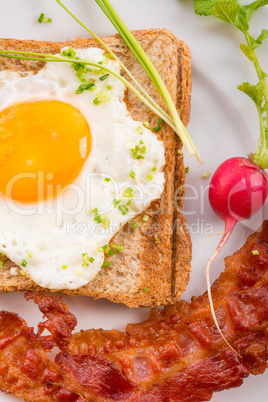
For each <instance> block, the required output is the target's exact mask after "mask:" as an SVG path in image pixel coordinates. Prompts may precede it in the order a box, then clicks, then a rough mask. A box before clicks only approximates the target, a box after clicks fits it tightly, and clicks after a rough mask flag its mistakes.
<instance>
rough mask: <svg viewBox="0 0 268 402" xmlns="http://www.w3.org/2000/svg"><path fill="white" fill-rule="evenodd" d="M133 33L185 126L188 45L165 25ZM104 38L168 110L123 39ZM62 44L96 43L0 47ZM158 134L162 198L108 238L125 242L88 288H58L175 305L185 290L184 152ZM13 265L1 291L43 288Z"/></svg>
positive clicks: (51, 49) (5, 43)
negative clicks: (162, 153)
mask: <svg viewBox="0 0 268 402" xmlns="http://www.w3.org/2000/svg"><path fill="white" fill-rule="evenodd" d="M134 34H135V36H136V38H137V39H138V40H139V42H140V43H141V45H142V46H143V48H144V50H145V51H146V53H147V54H148V56H149V57H150V58H151V60H152V61H153V63H154V64H155V66H156V68H157V70H158V71H159V73H160V74H161V76H162V78H163V80H164V81H165V84H166V85H167V88H168V90H169V92H170V94H171V96H172V99H173V101H174V102H175V104H176V105H177V108H178V110H179V112H180V116H181V119H182V121H183V122H184V124H185V125H186V124H187V123H188V122H189V118H190V101H191V65H190V52H189V49H188V48H187V46H186V45H185V44H184V42H182V41H179V40H178V39H177V38H176V37H175V36H174V35H173V34H171V33H170V32H169V31H166V30H164V29H157V30H154V29H150V30H142V31H135V32H134ZM104 41H105V42H106V43H107V44H108V45H109V46H110V47H111V48H112V50H113V51H114V52H115V53H116V54H117V56H118V57H119V58H120V59H121V60H122V61H123V63H124V64H125V65H126V66H127V67H128V69H129V70H130V71H131V72H132V73H133V75H134V76H135V77H136V78H137V79H138V81H139V82H140V84H141V85H142V86H143V87H144V88H145V89H146V90H147V92H149V93H150V94H151V95H152V96H153V97H154V98H155V99H156V100H157V102H158V103H159V104H160V105H161V106H162V107H164V108H165V105H164V104H163V101H162V100H161V98H160V96H159V95H158V93H157V91H156V89H155V88H154V86H153V85H152V84H151V83H150V82H149V79H148V77H147V75H146V73H145V72H144V71H143V69H142V67H141V66H140V65H139V63H138V62H137V61H136V59H135V58H134V56H133V55H132V54H131V52H130V51H129V50H128V48H127V47H126V45H125V44H124V42H123V41H122V39H121V38H120V37H119V36H118V35H115V36H111V37H107V38H104ZM64 46H72V47H74V48H76V49H78V48H86V47H89V46H95V47H99V45H98V43H97V42H96V41H95V40H93V39H81V38H78V39H76V40H75V41H69V42H66V43H61V42H57V43H54V42H53V43H52V42H37V41H33V40H27V41H26V40H25V41H24V40H22V41H21V40H15V39H0V48H2V49H14V50H28V51H29V50H30V51H37V52H45V53H59V52H60V49H61V48H62V47H64ZM42 66H43V63H42V62H34V61H21V60H15V59H3V58H2V59H0V70H6V69H15V70H19V71H31V70H35V71H36V70H38V69H40V68H41V67H42ZM126 102H127V105H128V108H129V111H130V112H131V113H132V116H133V118H134V119H137V120H141V121H143V122H144V121H149V122H150V125H151V127H156V126H157V120H158V117H157V116H155V115H154V114H153V113H152V112H151V111H150V110H149V109H148V108H147V107H146V106H144V105H143V104H142V103H141V102H140V101H139V99H138V98H137V97H136V96H135V95H134V94H133V93H132V92H130V91H127V93H126ZM157 135H158V137H159V138H160V139H162V140H163V142H164V145H165V156H166V165H165V168H164V173H165V188H164V192H163V194H162V196H161V198H160V199H159V200H157V201H154V202H153V203H152V204H151V206H150V207H149V208H148V209H147V211H146V212H145V213H146V214H147V215H148V216H149V220H148V221H147V222H145V221H143V220H142V216H143V215H141V216H140V217H138V218H136V219H135V221H136V222H137V224H138V228H135V229H133V228H132V226H131V225H130V224H126V225H125V226H124V227H123V228H122V229H121V230H120V231H119V232H118V233H117V234H116V236H115V237H114V238H113V243H115V244H123V246H124V248H123V251H121V252H117V253H116V254H115V255H114V256H113V257H110V256H109V258H108V259H109V260H112V264H111V265H110V267H109V268H102V270H101V271H100V272H99V273H98V274H97V276H96V277H95V278H94V279H93V280H92V281H91V282H90V283H88V284H87V285H85V286H83V287H81V288H79V289H77V290H73V291H67V290H64V291H63V293H68V294H71V295H76V296H80V295H88V296H92V297H94V298H107V299H109V300H112V301H114V302H117V303H124V304H126V305H128V306H130V307H138V306H156V305H165V304H168V303H173V302H174V301H175V300H177V299H178V298H179V297H180V295H181V294H182V293H183V291H184V290H185V288H186V286H187V283H188V280H189V275H190V263H191V239H190V236H189V233H188V231H187V225H186V220H185V218H184V217H183V216H182V213H181V210H182V204H183V198H184V180H185V170H184V165H183V156H182V155H181V154H178V152H177V151H178V150H179V149H181V147H182V144H181V141H180V140H179V138H178V136H177V135H176V134H174V132H173V131H172V130H171V129H170V128H169V127H168V126H167V125H165V124H163V125H162V129H161V130H160V131H159V132H158V133H157ZM156 239H159V241H158V242H157V241H156ZM11 267H14V263H12V262H11V261H10V260H8V259H4V264H3V266H2V268H1V269H0V292H11V291H26V290H27V289H32V290H38V289H40V288H39V287H38V285H36V284H35V283H34V282H32V281H31V280H30V279H28V278H26V277H25V276H23V275H21V274H19V273H18V274H17V275H14V270H10V268H11ZM48 269H49V267H48ZM12 274H13V275H12Z"/></svg>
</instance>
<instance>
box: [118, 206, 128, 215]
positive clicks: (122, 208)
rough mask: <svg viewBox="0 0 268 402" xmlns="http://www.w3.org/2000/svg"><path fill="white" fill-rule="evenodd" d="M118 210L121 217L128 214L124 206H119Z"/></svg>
mask: <svg viewBox="0 0 268 402" xmlns="http://www.w3.org/2000/svg"><path fill="white" fill-rule="evenodd" d="M118 208H119V209H120V211H121V212H122V215H126V214H127V213H128V212H129V209H128V207H127V206H126V205H119V207H118Z"/></svg>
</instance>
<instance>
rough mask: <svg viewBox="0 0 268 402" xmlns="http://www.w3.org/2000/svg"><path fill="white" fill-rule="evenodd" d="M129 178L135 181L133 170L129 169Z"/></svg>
mask: <svg viewBox="0 0 268 402" xmlns="http://www.w3.org/2000/svg"><path fill="white" fill-rule="evenodd" d="M129 177H131V178H132V179H135V177H136V173H135V172H134V170H132V169H131V171H130V172H129Z"/></svg>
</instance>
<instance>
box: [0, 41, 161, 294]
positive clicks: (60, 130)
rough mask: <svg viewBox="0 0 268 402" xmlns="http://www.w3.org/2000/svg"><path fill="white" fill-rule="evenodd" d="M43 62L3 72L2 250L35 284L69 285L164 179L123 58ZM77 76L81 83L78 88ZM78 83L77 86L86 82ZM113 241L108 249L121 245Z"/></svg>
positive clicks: (93, 52) (83, 278)
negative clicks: (83, 63) (123, 77)
mask: <svg viewBox="0 0 268 402" xmlns="http://www.w3.org/2000/svg"><path fill="white" fill-rule="evenodd" d="M76 56H78V57H80V58H81V59H87V60H90V61H91V62H92V63H96V64H98V63H99V64H100V68H94V67H93V68H89V67H87V71H86V80H85V76H83V79H84V81H82V82H81V75H79V66H78V67H77V68H76V69H74V67H73V66H72V65H71V64H70V63H56V62H51V63H47V64H46V65H45V67H43V68H42V69H41V70H39V72H38V73H36V74H33V73H32V72H31V73H25V74H23V75H22V74H21V73H18V72H13V71H3V72H1V73H0V145H1V146H0V168H1V176H0V228H1V230H0V252H1V253H3V254H5V255H6V256H7V257H8V258H9V259H11V260H12V261H13V262H14V263H15V264H17V265H18V266H19V267H20V269H21V270H20V273H21V274H26V275H27V276H29V277H30V278H31V279H32V280H33V281H34V282H35V283H37V284H38V285H40V286H41V287H44V288H48V289H54V290H60V289H76V288H79V287H81V286H83V285H85V284H86V283H88V282H89V281H91V280H92V279H93V278H94V276H95V275H96V274H97V273H98V272H99V270H100V269H105V266H107V265H109V264H104V266H103V262H104V253H105V249H107V245H108V244H109V242H110V240H111V239H112V237H113V236H114V235H115V234H116V233H117V232H118V231H119V230H120V228H121V227H122V226H123V225H124V224H125V223H126V222H128V221H130V220H132V219H133V218H135V217H136V216H137V215H140V214H142V212H143V211H144V210H145V208H146V207H148V205H149V204H150V203H151V202H152V201H153V200H155V199H157V198H159V197H160V195H161V193H162V192H163V188H164V182H165V179H164V173H163V166H164V164H165V156H164V146H163V143H162V142H161V141H159V140H158V139H157V136H156V134H155V133H153V132H152V131H151V130H149V129H147V128H146V127H144V126H143V124H142V122H138V121H135V120H133V118H132V117H131V115H130V113H129V112H128V109H127V106H126V104H125V102H124V93H125V86H124V84H122V82H121V81H120V80H119V79H118V78H116V77H114V76H113V75H112V74H107V73H106V72H105V71H103V70H102V67H101V63H106V65H107V66H108V67H109V68H110V69H112V70H113V71H114V72H116V73H120V66H119V63H117V62H116V61H115V60H110V59H107V57H106V56H105V54H104V52H103V51H102V50H101V49H98V48H90V49H86V50H82V49H78V50H76ZM81 85H82V87H81ZM83 85H84V87H83ZM121 249H122V247H121V245H114V248H113V250H114V251H113V252H122V251H120V250H121Z"/></svg>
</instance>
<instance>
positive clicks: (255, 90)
mask: <svg viewBox="0 0 268 402" xmlns="http://www.w3.org/2000/svg"><path fill="white" fill-rule="evenodd" d="M237 88H238V89H239V90H240V91H242V92H244V93H245V94H247V95H248V96H249V97H250V98H251V99H252V100H253V102H254V103H255V104H256V106H257V107H258V108H259V107H261V105H262V103H263V87H262V85H261V84H260V83H258V84H256V85H251V84H250V83H249V82H243V84H241V85H238V86H237Z"/></svg>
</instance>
